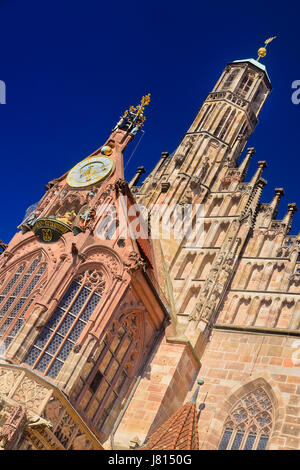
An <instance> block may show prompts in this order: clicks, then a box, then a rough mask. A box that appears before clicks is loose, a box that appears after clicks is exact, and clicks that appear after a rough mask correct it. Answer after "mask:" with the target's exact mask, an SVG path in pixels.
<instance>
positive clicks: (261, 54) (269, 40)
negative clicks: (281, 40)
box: [256, 36, 277, 62]
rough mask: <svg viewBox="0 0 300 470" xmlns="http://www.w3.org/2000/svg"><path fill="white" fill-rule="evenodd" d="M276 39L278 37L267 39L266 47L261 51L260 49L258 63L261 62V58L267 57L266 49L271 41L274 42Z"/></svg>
mask: <svg viewBox="0 0 300 470" xmlns="http://www.w3.org/2000/svg"><path fill="white" fill-rule="evenodd" d="M276 37H277V36H273V37H272V38H269V39H266V40H265V47H261V48H260V49H258V58H257V59H256V60H257V62H259V61H260V59H261V57H265V56H266V54H267V49H266V47H267V45H268V44H269V43H270V42H271V41H273V39H275V38H276Z"/></svg>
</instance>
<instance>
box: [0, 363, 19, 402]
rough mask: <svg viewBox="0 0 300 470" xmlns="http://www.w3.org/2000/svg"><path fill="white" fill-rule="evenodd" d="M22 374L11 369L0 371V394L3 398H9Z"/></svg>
mask: <svg viewBox="0 0 300 470" xmlns="http://www.w3.org/2000/svg"><path fill="white" fill-rule="evenodd" d="M20 375H21V372H20V371H17V370H11V369H6V368H3V369H0V394H1V395H2V396H3V395H4V396H8V395H9V393H10V392H11V390H12V389H13V386H14V385H15V383H16V380H17V378H18V377H20Z"/></svg>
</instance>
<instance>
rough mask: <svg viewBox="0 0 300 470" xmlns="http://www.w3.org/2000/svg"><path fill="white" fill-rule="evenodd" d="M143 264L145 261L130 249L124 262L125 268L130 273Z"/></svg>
mask: <svg viewBox="0 0 300 470" xmlns="http://www.w3.org/2000/svg"><path fill="white" fill-rule="evenodd" d="M145 264H146V263H145V261H144V260H143V259H142V258H141V257H140V255H139V254H138V253H137V252H136V251H132V252H131V253H130V254H129V256H128V259H127V261H125V262H124V266H125V269H126V271H128V272H129V273H130V274H132V273H134V272H135V271H138V270H139V269H141V268H142V267H143V266H145Z"/></svg>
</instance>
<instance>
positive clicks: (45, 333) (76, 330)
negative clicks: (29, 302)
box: [25, 271, 104, 379]
mask: <svg viewBox="0 0 300 470" xmlns="http://www.w3.org/2000/svg"><path fill="white" fill-rule="evenodd" d="M103 288H104V283H103V280H102V275H101V274H100V273H98V272H97V271H88V272H87V273H85V274H84V275H81V276H80V277H79V278H78V279H76V280H74V281H73V282H72V284H71V285H70V287H69V289H68V290H67V292H66V293H65V295H64V297H63V299H62V300H61V302H60V304H59V305H58V306H57V308H56V309H55V311H54V312H53V314H52V316H51V318H50V319H49V321H48V322H47V324H46V325H45V327H44V328H43V330H42V332H41V333H40V335H39V336H38V337H37V339H36V340H35V343H34V345H33V346H32V347H31V349H30V350H29V352H28V354H27V356H26V358H25V362H26V363H27V364H29V365H30V366H32V367H33V368H34V369H37V370H39V371H40V372H43V373H44V374H45V375H48V376H49V377H51V378H53V379H55V378H56V377H57V376H58V374H59V372H60V370H61V368H62V366H63V365H64V363H65V361H66V360H67V358H68V356H69V354H70V352H71V351H72V350H73V348H74V346H75V344H76V342H77V340H78V338H79V337H80V335H81V333H82V332H83V330H84V328H85V327H86V324H87V322H88V320H89V318H90V316H91V315H92V313H93V312H94V310H95V308H96V307H97V306H98V304H99V302H100V300H101V295H102V292H103Z"/></svg>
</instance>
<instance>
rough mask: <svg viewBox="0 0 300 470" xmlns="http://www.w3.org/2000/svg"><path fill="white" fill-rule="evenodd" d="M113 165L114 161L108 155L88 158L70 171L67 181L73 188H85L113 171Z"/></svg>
mask: <svg viewBox="0 0 300 470" xmlns="http://www.w3.org/2000/svg"><path fill="white" fill-rule="evenodd" d="M113 166H114V163H113V161H112V160H111V159H110V158H108V157H104V156H96V157H90V158H86V159H85V160H83V161H82V162H80V163H78V164H77V165H76V166H74V168H72V170H70V171H69V174H68V176H67V183H68V185H69V186H72V187H73V188H84V187H85V186H90V185H92V184H96V183H98V182H99V181H101V180H103V179H104V178H106V177H107V176H108V175H109V174H110V173H111V171H112V169H113Z"/></svg>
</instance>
